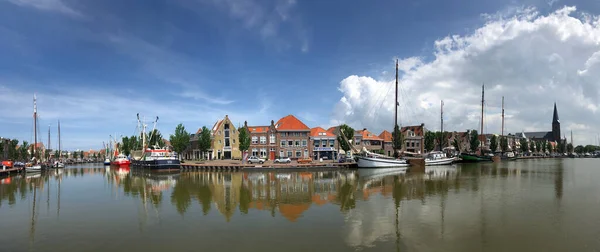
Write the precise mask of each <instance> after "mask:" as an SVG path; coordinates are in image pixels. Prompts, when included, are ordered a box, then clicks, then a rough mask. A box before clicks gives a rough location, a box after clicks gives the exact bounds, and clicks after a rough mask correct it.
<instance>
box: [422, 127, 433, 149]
mask: <svg viewBox="0 0 600 252" xmlns="http://www.w3.org/2000/svg"><path fill="white" fill-rule="evenodd" d="M435 138H436V136H435V133H434V132H433V131H427V132H426V133H425V143H424V144H425V146H423V147H425V152H430V151H432V150H433V148H435Z"/></svg>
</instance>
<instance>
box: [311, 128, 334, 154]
mask: <svg viewBox="0 0 600 252" xmlns="http://www.w3.org/2000/svg"><path fill="white" fill-rule="evenodd" d="M310 141H311V142H310V146H311V148H312V153H313V154H312V157H313V159H315V160H318V159H320V158H323V159H329V160H333V159H337V150H338V142H337V136H336V135H335V134H333V133H332V132H330V131H327V130H325V129H323V128H321V127H315V128H312V129H310Z"/></svg>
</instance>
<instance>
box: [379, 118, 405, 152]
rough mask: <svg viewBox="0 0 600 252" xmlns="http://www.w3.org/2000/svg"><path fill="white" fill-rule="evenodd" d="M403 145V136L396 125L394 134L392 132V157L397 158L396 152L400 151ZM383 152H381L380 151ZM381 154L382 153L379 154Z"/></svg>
mask: <svg viewBox="0 0 600 252" xmlns="http://www.w3.org/2000/svg"><path fill="white" fill-rule="evenodd" d="M403 145H404V136H403V135H402V131H401V130H400V126H398V124H396V126H395V127H394V132H392V147H393V148H394V157H398V155H399V153H398V151H396V150H401V149H402V146H403ZM382 151H383V150H382ZM381 154H383V153H381Z"/></svg>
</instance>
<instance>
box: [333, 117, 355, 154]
mask: <svg viewBox="0 0 600 252" xmlns="http://www.w3.org/2000/svg"><path fill="white" fill-rule="evenodd" d="M342 134H344V137H345V138H346V139H347V140H348V141H351V140H352V139H354V129H353V128H352V127H350V126H348V125H346V124H342V125H340V128H339V132H338V137H337V140H338V143H339V145H340V148H342V150H344V151H345V152H348V151H350V147H351V146H350V143H348V142H347V141H345V140H344V138H342Z"/></svg>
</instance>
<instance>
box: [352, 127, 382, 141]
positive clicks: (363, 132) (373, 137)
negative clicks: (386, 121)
mask: <svg viewBox="0 0 600 252" xmlns="http://www.w3.org/2000/svg"><path fill="white" fill-rule="evenodd" d="M357 132H358V134H359V135H361V136H362V139H363V140H375V141H383V139H381V138H380V137H378V136H377V135H374V134H373V133H371V132H369V131H368V130H367V129H362V130H358V131H357Z"/></svg>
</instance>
